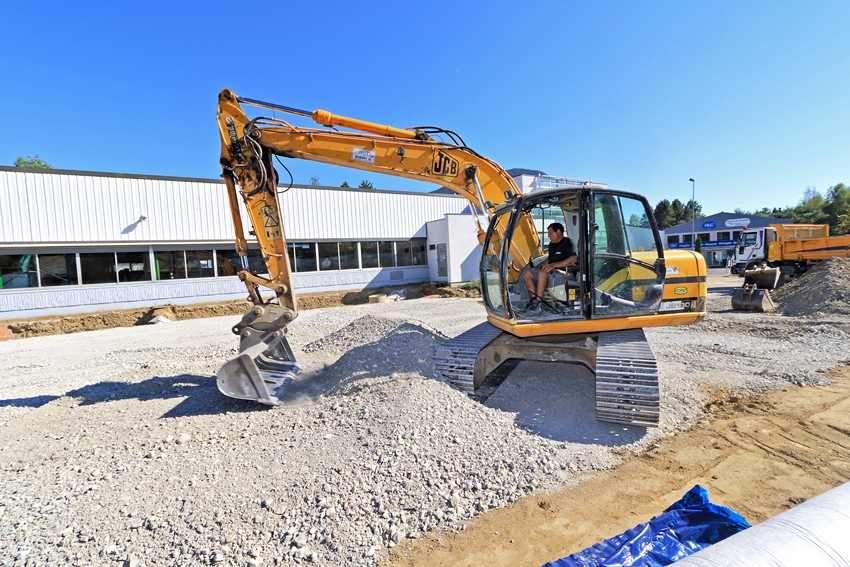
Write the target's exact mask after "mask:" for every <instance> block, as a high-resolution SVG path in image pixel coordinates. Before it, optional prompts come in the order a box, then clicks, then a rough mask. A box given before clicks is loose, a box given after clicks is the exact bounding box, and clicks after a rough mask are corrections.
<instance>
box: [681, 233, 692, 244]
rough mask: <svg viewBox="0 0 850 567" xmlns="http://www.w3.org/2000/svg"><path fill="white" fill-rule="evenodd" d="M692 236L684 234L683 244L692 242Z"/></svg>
mask: <svg viewBox="0 0 850 567" xmlns="http://www.w3.org/2000/svg"><path fill="white" fill-rule="evenodd" d="M691 236H692V235H690V234H683V235H682V242H691Z"/></svg>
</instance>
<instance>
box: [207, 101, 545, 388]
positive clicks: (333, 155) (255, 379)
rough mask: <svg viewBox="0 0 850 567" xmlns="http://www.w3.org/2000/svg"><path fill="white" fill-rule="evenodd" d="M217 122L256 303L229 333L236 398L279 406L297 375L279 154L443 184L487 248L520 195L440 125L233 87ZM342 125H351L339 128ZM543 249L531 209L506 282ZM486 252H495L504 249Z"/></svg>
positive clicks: (227, 373) (228, 382)
mask: <svg viewBox="0 0 850 567" xmlns="http://www.w3.org/2000/svg"><path fill="white" fill-rule="evenodd" d="M241 103H244V104H251V105H254V106H260V107H264V108H268V109H271V110H274V111H276V112H283V113H288V114H295V115H299V116H303V117H310V118H312V119H313V121H315V122H316V123H317V124H319V125H320V126H323V128H299V127H295V126H292V125H291V124H289V123H288V122H286V121H284V120H281V119H278V118H269V117H257V118H253V119H251V118H249V117H248V116H247V115H246V114H245V113H244V111H243V110H242V107H241ZM218 126H219V132H220V135H221V166H222V170H223V173H222V177H223V178H224V182H225V185H226V187H227V191H228V198H229V203H230V209H231V214H232V217H233V225H234V232H235V234H236V251H237V253H238V254H239V255H240V256H241V257H242V258H243V270H242V271H240V272H239V274H238V275H239V278H240V279H241V280H242V281H243V282H245V284H246V286H247V288H248V294H249V298H250V300H251V302H252V303H253V304H254V307H253V309H252V310H251V311H249V312H248V313H246V314H245V316H244V317H243V319H242V321H241V322H240V323H239V324H238V325H236V326H235V327H234V329H233V331H234V333H236V334H239V335H240V336H241V347H240V351H241V352H240V356H239V357H237V358H236V359H234V360H232V361H230V362H228V363H227V364H225V365H224V366H223V367H222V370H221V371H220V372H219V375H218V383H219V388H220V389H221V390H222V392H224V393H225V394H227V395H230V396H232V397H236V398H244V399H252V400H258V401H260V402H263V403H268V404H276V403H277V401H278V400H277V397H276V395H275V391H279V390H280V389H281V388H284V387H285V386H286V384H287V383H288V382H289V381H290V380H291V379H292V378H293V377H294V374H295V373H296V372H297V371H298V367H297V363H296V362H295V359H294V356H293V355H292V351H291V349H290V348H289V345H288V343H287V342H286V338H285V332H286V326H287V325H288V324H289V323H290V322H292V321H293V320H294V319H295V317H296V316H297V314H298V308H297V299H296V296H295V293H294V291H293V286H292V274H291V271H290V264H289V258H288V254H287V247H286V238H285V234H284V229H283V227H282V226H281V220H280V219H281V216H280V202H279V199H278V193H277V187H278V179H277V174H276V171H275V168H274V165H273V163H272V159H273V157H274V156H281V157H289V158H299V159H306V160H311V161H318V162H323V163H329V164H334V165H340V166H344V167H351V168H356V169H362V170H365V171H372V172H379V173H384V174H389V175H396V176H399V177H405V178H409V179H416V180H420V181H428V182H432V183H436V184H439V185H442V186H444V187H447V188H449V189H451V190H452V191H454V192H456V193H457V194H459V195H461V196H463V197H465V198H466V199H467V200H469V202H470V203H471V205H472V206H471V207H470V208H471V210H472V213H473V215H475V219H476V222H477V224H478V229H477V233H478V241H479V242H480V243H482V244H483V243H484V237H485V232H486V225H487V224H488V223H489V220H490V217H491V215H492V213H493V211H494V209H495V208H496V207H497V206H499V205H500V204H502V203H503V202H505V201H506V200H509V199H512V198H514V197H517V196H519V195H520V193H521V192H520V190H519V188H518V187H517V185H516V183H514V181H513V179H511V177H510V176H509V175H508V173H507V172H506V171H505V170H504V169H502V168H501V167H500V166H499V165H498V164H497V163H496V162H494V161H492V160H489V159H487V158H484V157H482V156H480V155H478V154H477V153H475V152H474V151H473V150H471V149H470V148H468V147H466V145H465V143H464V142H463V140H462V139H460V137H459V136H457V134H455V133H453V132H450V131H446V130H440V129H437V128H429V127H422V128H414V129H400V128H394V127H391V126H383V125H379V124H374V123H371V122H365V121H362V120H357V119H353V118H346V117H342V116H336V115H334V114H331V113H329V112H326V111H324V110H316V111H314V112H308V111H302V110H297V109H293V108H289V107H284V106H279V105H273V104H269V103H264V102H260V101H255V100H251V99H244V98H239V97H237V96H236V95H235V94H234V93H233V92H232V91H230V90H224V91H222V92H221V93H220V94H219V101H218ZM337 127H339V128H348V129H351V130H354V131H353V132H349V131H340V130H337V129H336V128H337ZM438 132H439V133H442V134H444V135H445V136H446V137H448V138H450V139H451V140H452V142H451V143H449V142H443V141H439V140H435V139H434V138H433V137H432V134H436V133H438ZM240 200H241V201H242V202H243V203H244V204H245V207H246V210H247V212H248V216H249V219H250V223H251V226H252V230H251V232H250V234H252V235H253V236H255V237H256V238H257V242H258V244H259V248H260V253H261V255H262V257H263V259H264V261H265V264H266V266H267V268H268V277H265V276H261V275H258V274H255V273H252V272H250V271H249V270H248V269H247V262H246V261H245V258H246V256H247V253H248V245H247V240H246V238H245V232H244V227H243V223H242V215H241V213H240V207H239V201H240ZM476 209H477V211H476ZM482 216H483V217H484V218H483V219H482V218H481V217H482ZM503 228H504V227H503ZM497 230H499V229H498V228H497ZM501 241H502V239H501V238H496V239H493V238H491V239H490V242H491V243H492V242H501ZM538 250H539V241H538V237H537V230H536V228H535V226H534V223H533V221H532V219H531V218H530V217H528V216H527V215H526V216H524V217H523V221H522V222H521V223H520V225H519V226H518V227H517V228H516V229H515V232H514V235H513V238H512V239H511V251H510V252H511V255H510V256H511V258H513V259H515V263H513V264H511V265H510V266H509V273H508V274H507V277H508V279H509V281H516V279H517V278H518V277H519V273H520V272H521V270H522V268H523V267H524V266H525V265H526V263H527V262H528V260H530V259H531V257H532V256H533V255H534V254H535V253H538ZM486 253H487V254H495V255H498V254H499V253H500V251H499V250H491V251H487V252H486ZM261 288H266V289H269V290H272V291H273V292H274V294H275V299H274V300H266V299H265V298H263V296H262V294H261Z"/></svg>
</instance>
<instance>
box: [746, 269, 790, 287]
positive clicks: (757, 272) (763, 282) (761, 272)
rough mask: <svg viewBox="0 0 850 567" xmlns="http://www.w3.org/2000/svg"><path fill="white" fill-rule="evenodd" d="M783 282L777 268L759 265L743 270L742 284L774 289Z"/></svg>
mask: <svg viewBox="0 0 850 567" xmlns="http://www.w3.org/2000/svg"><path fill="white" fill-rule="evenodd" d="M783 283H784V282H783V280H782V272H781V271H780V270H779V268H771V267H770V266H759V267H757V268H753V269H751V270H747V271H746V272H744V284H745V285H754V286H756V287H757V288H758V289H769V290H774V289H776V288H778V287H779V286H780V285H782V284H783Z"/></svg>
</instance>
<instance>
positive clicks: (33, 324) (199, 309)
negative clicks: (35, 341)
mask: <svg viewBox="0 0 850 567" xmlns="http://www.w3.org/2000/svg"><path fill="white" fill-rule="evenodd" d="M401 289H403V290H404V291H405V295H406V297H407V299H419V298H421V297H425V296H428V295H439V296H440V297H481V292H480V290H479V287H478V282H472V283H468V284H464V285H462V286H450V285H447V284H431V283H425V284H412V285H400V286H383V287H368V288H365V289H361V290H359V291H348V292H326V293H305V294H298V309H300V310H302V311H306V310H308V309H321V308H323V307H340V306H342V305H362V304H364V303H368V302H369V296H370V295H372V294H376V293H383V294H388V293H390V292H393V291H397V290H401ZM250 307H251V305H250V304H249V303H248V302H247V301H228V302H224V303H206V304H198V305H171V304H168V305H161V306H156V307H150V308H143V309H121V310H113V311H101V312H98V313H84V314H79V315H68V316H66V317H54V316H47V317H38V318H32V319H20V320H10V321H5V322H3V323H2V324H0V340H7V339H22V338H27V337H38V336H43V335H64V334H68V333H79V332H82V331H96V330H98V329H111V328H113V327H133V326H135V325H147V324H149V323H151V322H152V321H153V319H154V318H155V317H164V318H166V319H170V320H172V321H184V320H186V319H202V318H204V317H222V316H227V315H242V314H243V313H245V312H246V311H247V310H248V309H249V308H250Z"/></svg>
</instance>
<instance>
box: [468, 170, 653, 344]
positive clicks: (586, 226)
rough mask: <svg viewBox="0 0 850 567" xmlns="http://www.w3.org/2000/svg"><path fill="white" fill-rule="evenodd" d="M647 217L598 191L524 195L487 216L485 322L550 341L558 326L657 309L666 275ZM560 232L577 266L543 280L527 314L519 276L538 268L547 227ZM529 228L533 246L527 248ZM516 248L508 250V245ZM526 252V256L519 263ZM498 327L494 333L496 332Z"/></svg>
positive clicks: (644, 208)
mask: <svg viewBox="0 0 850 567" xmlns="http://www.w3.org/2000/svg"><path fill="white" fill-rule="evenodd" d="M651 219H652V216H651V209H650V208H649V204H648V203H647V202H646V200H645V199H643V198H642V197H640V196H638V195H634V194H630V193H624V192H619V191H612V190H608V189H603V188H600V187H599V186H593V185H589V184H587V185H584V186H581V187H578V188H568V189H564V188H556V189H550V190H545V191H540V192H532V193H529V194H525V195H522V196H520V197H517V198H515V199H513V200H511V201H508V202H506V203H505V204H504V205H502V206H501V207H499V208H497V209H496V210H495V211H494V215H493V218H492V220H491V223H490V228H489V230H488V232H487V236H486V240H485V247H486V249H485V253H484V255H483V257H482V262H481V281H482V290H483V295H484V300H485V304H486V306H487V309H488V312H489V315H490V317H491V322H493V321H492V320H493V319H495V320H499V321H501V322H503V323H504V324H507V325H509V326H510V327H512V329H511V332H513V331H514V330H516V327H523V326H528V327H530V328H532V330H531V332H532V333H533V334H535V335H539V334H550V333H552V334H554V333H557V332H558V331H557V330H555V329H554V328H552V327H550V325H551V324H555V323H558V322H563V321H573V322H574V321H585V320H594V319H606V318H622V317H637V316H646V315H653V314H657V313H658V312H659V310H660V309H661V299H662V295H663V292H664V286H663V280H664V277H665V275H666V268H665V261H664V254H663V249H662V247H661V242H660V238H659V236H658V231H657V230H655V228H654V226H653V224H652V220H651ZM552 223H559V224H561V225H563V226H564V237H565V238H569V239H570V240H571V241H572V243H573V246H574V248H575V250H576V255H577V257H578V261H577V263H576V264H575V265H574V266H570V268H569V269H567V270H553V271H552V272H550V274H549V277H548V280H547V287H546V292H545V294H544V296H543V297H542V298H541V307H542V309H539V310H531V309H530V305H531V297H530V292H529V290H527V289H526V285H525V282H524V278H523V276H524V274H525V273H526V271H528V270H530V269H531V268H532V267H536V266H538V265H539V264H541V263H542V262H543V261H545V260H546V250H547V248H548V239H547V237H546V231H547V227H548V226H549V225H551V224H552ZM529 226H533V227H534V228H533V230H534V235H533V238H534V239H536V244H535V245H531V246H530V245H529V240H530V235H529V229H528V227H529ZM515 238H516V239H519V240H521V242H519V243H517V242H514V239H515ZM524 250H528V251H530V254H528V255H527V256H526V255H523V254H522V251H524ZM499 326H501V325H499Z"/></svg>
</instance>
